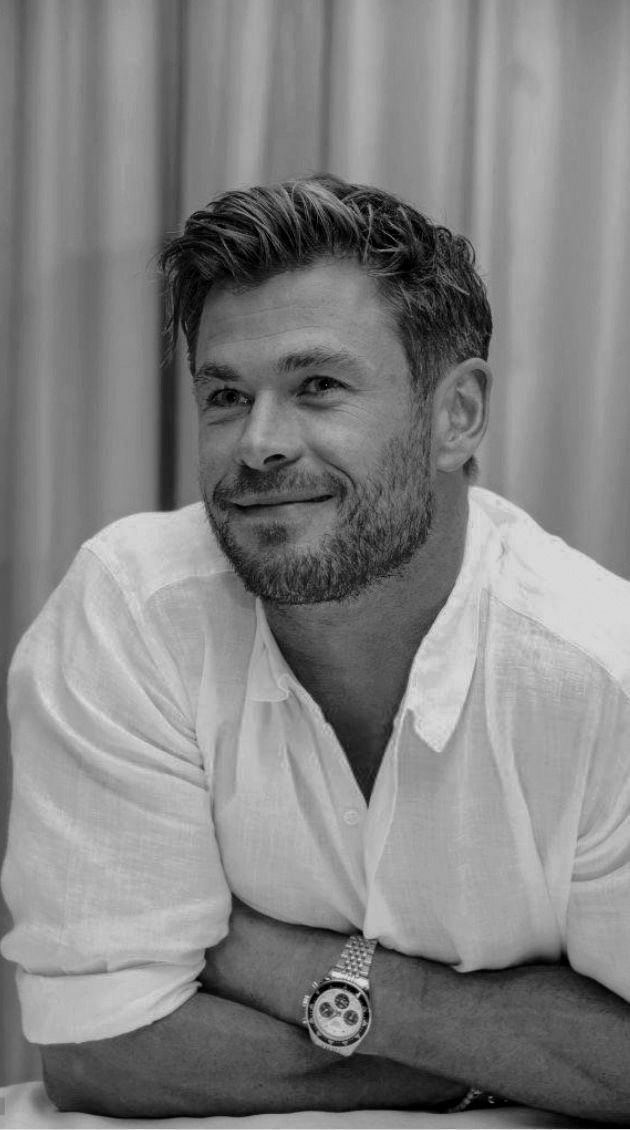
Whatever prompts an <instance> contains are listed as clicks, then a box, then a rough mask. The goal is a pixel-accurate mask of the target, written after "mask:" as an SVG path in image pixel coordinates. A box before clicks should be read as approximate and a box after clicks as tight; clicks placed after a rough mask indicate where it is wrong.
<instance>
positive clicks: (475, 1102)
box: [444, 1087, 513, 1114]
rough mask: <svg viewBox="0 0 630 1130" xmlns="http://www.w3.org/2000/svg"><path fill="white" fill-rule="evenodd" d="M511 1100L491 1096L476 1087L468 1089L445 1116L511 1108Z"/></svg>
mask: <svg viewBox="0 0 630 1130" xmlns="http://www.w3.org/2000/svg"><path fill="white" fill-rule="evenodd" d="M512 1105H513V1103H512V1100H511V1099H504V1098H503V1097H502V1096H501V1095H491V1094H489V1093H488V1092H487V1091H480V1090H479V1088H478V1087H470V1088H469V1089H468V1091H467V1092H466V1094H465V1095H464V1097H463V1099H460V1101H459V1102H458V1103H456V1105H455V1106H449V1107H448V1108H447V1110H445V1111H444V1113H445V1114H461V1112H462V1111H463V1110H475V1109H477V1110H478V1109H483V1108H485V1107H491V1106H512Z"/></svg>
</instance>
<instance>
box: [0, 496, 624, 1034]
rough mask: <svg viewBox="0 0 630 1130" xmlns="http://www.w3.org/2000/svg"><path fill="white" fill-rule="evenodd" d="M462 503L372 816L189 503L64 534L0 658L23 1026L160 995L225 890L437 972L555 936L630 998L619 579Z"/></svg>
mask: <svg viewBox="0 0 630 1130" xmlns="http://www.w3.org/2000/svg"><path fill="white" fill-rule="evenodd" d="M469 493H470V518H469V523H468V532H467V539H466V549H465V554H464V560H463V564H462V568H461V570H460V574H459V577H458V579H457V582H456V584H455V587H454V589H453V591H452V593H451V595H450V597H449V599H448V601H447V603H446V604H445V606H444V608H443V609H442V611H441V613H440V615H439V616H438V618H437V619H436V621H435V623H434V624H433V626H432V628H431V630H430V631H429V633H428V634H427V635H426V637H425V638H424V640H423V641H422V644H421V646H420V648H419V650H418V652H417V655H416V657H415V659H414V662H413V665H412V668H411V671H410V675H409V680H408V684H407V689H406V692H405V695H404V697H403V700H402V702H401V704H400V708H399V710H398V714H397V716H396V720H395V723H394V727H393V730H392V735H391V738H390V741H389V744H388V746H387V750H386V752H385V755H384V758H383V762H382V765H381V768H380V771H379V774H378V777H377V780H376V783H375V786H374V790H373V793H372V796H371V800H370V803H369V806H367V805H366V803H365V801H364V799H363V796H362V794H361V792H360V790H359V788H358V786H357V784H356V781H355V779H354V777H353V774H352V772H351V770H350V768H349V764H348V762H347V760H346V757H345V755H344V753H343V751H342V749H341V747H340V745H339V743H338V741H337V739H336V737H335V734H334V732H333V730H332V728H331V727H330V726H329V725H328V724H327V722H326V720H325V718H324V717H323V715H322V712H321V710H320V709H319V707H318V706H317V705H316V703H315V702H314V701H313V699H312V698H311V697H310V696H309V694H308V693H307V692H306V691H305V690H304V688H303V687H302V686H301V685H300V684H299V683H298V682H297V680H296V679H295V677H294V676H293V674H292V672H291V671H290V669H289V668H288V666H287V663H286V662H285V660H284V658H283V656H282V655H281V653H280V651H279V649H278V646H277V644H276V642H275V640H274V638H273V636H272V634H271V632H270V629H269V627H268V625H267V622H266V619H265V615H264V611H263V607H262V605H261V603H260V602H259V601H257V600H255V599H254V598H253V597H252V596H251V595H249V594H248V593H247V592H246V591H245V589H244V586H243V584H242V582H241V581H240V579H239V578H238V577H237V576H236V574H235V573H234V571H233V569H232V567H231V565H230V564H229V563H228V561H227V560H226V558H225V557H224V556H223V554H222V553H221V552H220V550H219V549H218V547H217V545H216V544H215V542H214V540H213V537H212V535H211V533H210V529H209V526H208V524H207V521H206V518H205V514H204V511H203V507H202V505H201V504H195V505H193V506H188V507H185V508H184V509H182V510H179V511H176V512H173V513H166V514H139V515H136V516H133V517H130V518H124V519H123V520H122V521H119V522H116V523H114V524H113V525H112V526H110V527H108V528H107V529H106V530H104V531H102V532H101V533H100V534H98V535H97V536H96V537H95V538H93V539H92V540H90V541H89V542H87V543H86V544H85V545H84V546H83V547H82V549H81V550H80V552H79V554H78V555H77V557H76V558H75V561H74V563H73V565H72V567H71V568H70V570H69V572H68V573H67V575H66V577H65V578H64V580H63V581H62V583H61V584H60V586H59V587H58V588H57V589H56V591H55V592H54V593H53V595H52V597H51V598H50V600H49V601H48V603H47V604H46V606H45V607H44V609H43V611H42V612H41V614H40V615H39V617H38V619H37V620H36V621H35V623H34V624H33V625H32V627H31V628H30V629H29V631H28V632H27V633H26V635H25V636H24V638H23V639H22V641H21V643H20V645H19V647H18V649H17V652H16V654H15V657H14V660H13V664H12V669H11V676H10V696H9V708H10V717H11V722H12V732H13V754H14V795H13V804H12V810H11V820H10V836H9V848H8V854H7V858H6V862H5V867H4V872H3V888H4V892H5V896H6V899H7V902H8V904H9V907H10V909H11V911H12V913H13V916H14V922H15V925H14V928H13V929H12V930H11V932H10V933H9V934H8V935H7V936H6V937H5V939H4V941H3V944H2V952H3V954H4V956H5V957H6V958H8V959H9V960H11V961H14V962H16V963H17V964H18V966H19V969H18V987H19V993H20V998H21V1004H22V1011H23V1022H24V1030H25V1034H26V1036H27V1038H28V1039H29V1040H31V1041H34V1042H36V1043H42V1044H46V1043H56V1042H65V1041H76V1042H80V1041H83V1040H91V1039H99V1038H102V1037H109V1036H115V1035H117V1034H119V1033H122V1032H126V1031H130V1030H132V1029H134V1028H138V1027H141V1026H143V1025H145V1024H149V1023H151V1022H153V1021H155V1020H157V1019H159V1018H160V1017H162V1016H165V1015H166V1014H168V1013H169V1012H171V1011H173V1010H174V1009H176V1008H178V1007H179V1006H180V1005H181V1004H183V1003H184V1001H186V1000H187V999H188V998H189V997H190V996H192V995H193V994H194V993H195V992H196V990H197V987H198V986H197V982H196V978H197V976H198V974H199V972H200V970H201V969H202V968H203V964H204V949H205V948H206V947H207V946H212V945H215V944H216V943H218V942H219V941H220V940H221V939H222V938H223V937H224V936H225V934H226V933H227V929H228V918H229V913H230V892H231V891H233V892H234V893H235V894H236V895H238V896H239V897H240V898H241V899H243V900H244V901H245V902H247V903H249V904H250V905H251V906H253V907H255V908H256V909H257V910H259V911H262V912H263V913H265V914H268V915H271V916H273V917H276V918H279V919H283V920H285V921H289V922H300V923H304V924H307V925H310V926H313V927H327V928H330V929H332V930H337V931H340V932H351V931H354V930H361V931H364V933H365V934H366V935H367V936H368V937H375V938H377V939H378V940H379V942H380V943H381V944H382V945H384V946H387V947H393V948H395V949H397V950H399V951H400V952H402V953H405V954H415V955H419V956H422V957H426V958H430V959H432V960H435V961H439V962H444V963H448V964H450V965H452V966H453V967H454V968H455V969H456V970H458V971H460V972H462V973H466V972H467V971H469V970H474V969H482V968H483V969H498V968H503V967H505V966H512V965H519V964H522V963H524V962H533V961H548V962H554V961H558V960H560V959H561V958H562V957H563V955H564V956H566V957H568V960H569V961H570V963H571V965H572V966H573V968H574V969H576V970H578V971H579V972H581V973H584V974H586V975H588V976H590V977H593V978H594V979H595V980H597V981H599V982H601V983H602V984H604V985H606V986H608V987H609V988H610V989H612V990H613V991H614V992H615V993H617V994H619V995H620V996H622V997H624V998H626V999H627V1000H630V820H629V812H630V756H629V754H630V751H629V748H628V735H629V730H630V710H629V703H628V693H629V690H630V664H629V656H630V585H629V584H628V583H627V582H626V581H624V580H621V579H620V578H618V577H615V576H613V575H612V574H611V573H608V572H607V571H606V570H604V569H603V568H601V567H600V566H598V565H597V564H595V563H594V562H593V561H591V560H590V559H589V558H587V557H585V556H584V555H582V554H580V553H578V552H577V551H575V550H572V549H570V548H569V547H568V546H566V545H565V544H564V542H562V541H561V540H560V539H558V538H555V537H552V536H550V535H549V534H547V533H545V532H544V531H543V530H541V529H540V527H539V526H537V525H536V524H535V523H534V522H533V520H532V519H531V518H529V517H528V516H527V515H526V514H525V513H524V512H523V511H521V510H519V509H518V508H517V507H515V506H513V505H511V504H510V503H508V502H506V501H505V500H504V499H501V498H499V497H498V496H497V495H494V494H492V493H490V492H489V491H485V490H482V489H480V488H472V489H471V490H470V492H469ZM317 972H318V971H317V970H314V971H313V973H314V975H315V974H316V973H317ZM319 972H321V971H319ZM303 989H304V986H299V985H297V986H296V999H297V998H299V997H300V996H301V993H302V991H303Z"/></svg>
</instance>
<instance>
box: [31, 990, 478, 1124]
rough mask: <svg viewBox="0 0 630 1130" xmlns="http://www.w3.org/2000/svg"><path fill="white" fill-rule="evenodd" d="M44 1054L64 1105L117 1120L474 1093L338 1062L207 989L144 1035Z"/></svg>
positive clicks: (414, 1102)
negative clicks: (217, 996)
mask: <svg viewBox="0 0 630 1130" xmlns="http://www.w3.org/2000/svg"><path fill="white" fill-rule="evenodd" d="M41 1051H42V1058H43V1063H44V1080H45V1084H46V1089H47V1091H48V1094H49V1096H50V1098H51V1099H52V1101H53V1102H54V1103H55V1105H56V1106H58V1107H59V1108H60V1109H61V1110H79V1111H83V1112H85V1113H91V1114H104V1115H109V1116H110V1117H115V1118H169V1117H177V1116H184V1117H203V1116H206V1117H207V1116H210V1115H246V1114H252V1113H264V1112H268V1111H269V1112H285V1111H293V1110H309V1109H311V1110H312V1109H316V1110H352V1109H365V1108H397V1107H401V1108H404V1107H412V1106H416V1107H424V1108H426V1107H428V1108H430V1107H432V1106H436V1105H439V1104H440V1103H445V1102H450V1101H451V1100H452V1101H453V1103H455V1102H456V1101H457V1099H458V1098H459V1097H460V1096H461V1094H462V1091H463V1089H465V1088H464V1086H463V1084H461V1083H457V1082H455V1083H453V1082H448V1081H447V1080H444V1079H439V1078H436V1077H434V1076H431V1075H429V1074H428V1073H426V1072H422V1071H417V1070H414V1069H411V1068H409V1067H406V1066H405V1065H403V1064H399V1063H392V1062H391V1061H388V1060H385V1059H381V1058H377V1057H373V1056H361V1057H358V1056H355V1057H354V1058H353V1059H351V1060H346V1059H341V1058H340V1057H337V1056H334V1057H333V1056H330V1055H328V1054H327V1053H326V1052H323V1051H320V1050H319V1049H318V1048H315V1047H313V1045H312V1044H311V1042H310V1040H309V1039H308V1036H307V1035H306V1032H305V1031H304V1030H300V1029H299V1028H297V1027H295V1026H294V1025H292V1024H287V1023H284V1022H283V1021H281V1020H277V1019H274V1018H272V1017H271V1016H268V1015H265V1014H263V1013H260V1012H257V1011H255V1010H254V1009H251V1008H247V1007H245V1006H243V1005H240V1004H235V1003H234V1002H232V1001H229V1000H221V999H219V998H216V997H211V996H209V995H208V994H206V993H197V994H196V996H194V997H191V999H190V1000H188V1001H187V1002H186V1003H185V1004H184V1005H182V1006H181V1008H178V1009H177V1010H176V1011H175V1012H173V1013H171V1014H170V1015H169V1016H166V1017H164V1018H163V1019H162V1020H158V1021H156V1023H154V1024H151V1025H149V1026H148V1027H146V1028H141V1029H138V1030H137V1031H135V1032H129V1033H127V1034H125V1035H121V1036H116V1037H114V1038H112V1039H108V1040H94V1041H90V1042H87V1043H82V1044H63V1045H55V1044H51V1045H48V1046H46V1047H42V1048H41Z"/></svg>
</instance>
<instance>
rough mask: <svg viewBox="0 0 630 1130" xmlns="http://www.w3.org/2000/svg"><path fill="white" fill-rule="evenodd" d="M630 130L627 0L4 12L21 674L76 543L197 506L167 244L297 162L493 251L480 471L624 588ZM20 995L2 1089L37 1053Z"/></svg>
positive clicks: (11, 534) (0, 423)
mask: <svg viewBox="0 0 630 1130" xmlns="http://www.w3.org/2000/svg"><path fill="white" fill-rule="evenodd" d="M629 121H630V5H629V4H628V3H627V2H626V0H597V2H596V3H595V2H593V0H308V2H303V0H179V2H178V3H176V4H174V3H172V0H4V2H3V3H1V4H0V124H1V127H2V129H1V132H0V146H1V147H2V149H1V152H0V157H1V159H0V193H1V199H2V208H1V211H0V241H1V247H0V250H1V251H2V254H1V255H0V327H1V330H2V339H3V343H4V364H3V365H2V367H0V393H1V395H2V404H3V411H2V413H0V441H1V457H2V459H3V462H4V465H3V475H2V488H1V492H0V507H1V518H2V521H1V522H0V538H1V539H2V541H1V544H0V576H1V580H2V587H1V591H0V600H1V606H0V612H1V614H2V663H3V668H2V669H3V673H4V672H6V666H7V663H8V659H9V656H10V654H11V652H12V650H13V647H14V645H15V643H16V641H17V638H18V637H19V635H20V634H21V632H22V631H23V630H24V628H25V627H26V625H27V624H28V623H29V622H30V620H32V618H33V617H34V616H35V614H36V613H37V611H38V610H39V608H40V607H41V605H42V603H43V602H44V600H45V599H46V597H47V596H48V594H49V593H50V591H51V590H52V588H53V587H54V585H55V584H56V583H57V582H58V581H59V579H60V578H61V576H62V575H63V573H64V571H65V569H66V568H67V566H68V564H69V562H70V560H71V558H72V557H73V555H74V553H75V552H76V549H77V548H78V546H79V544H80V542H81V541H82V540H84V539H85V538H86V537H88V536H89V535H90V534H92V533H93V532H95V531H96V530H97V529H98V528H100V527H101V526H103V525H104V524H106V523H107V522H109V521H112V520H113V519H115V518H117V517H120V516H122V515H123V514H128V513H132V512H134V511H138V510H151V509H156V508H158V507H170V506H174V505H180V504H183V503H185V502H188V501H191V500H192V499H193V498H195V497H197V488H196V471H195V443H196V435H195V431H196V425H195V418H194V409H193V402H192V397H191V394H190V389H189V382H188V375H187V373H186V371H185V366H184V365H183V362H182V357H181V355H179V356H178V357H177V358H176V359H175V360H174V362H173V363H171V364H170V365H162V364H161V360H162V346H163V343H162V339H161V323H162V301H163V299H162V295H161V290H160V283H159V280H158V279H157V277H156V271H155V266H154V256H155V254H156V253H157V252H158V251H159V249H160V246H161V243H162V240H163V238H164V236H165V235H168V234H169V233H171V232H174V231H175V230H176V229H177V228H178V227H179V225H180V224H181V222H182V221H183V219H184V218H185V216H186V215H187V214H188V213H189V212H190V211H192V210H193V209H194V208H197V207H200V206H203V204H205V203H206V202H207V201H208V200H209V199H210V198H211V197H212V196H213V195H214V194H215V193H217V192H219V191H221V190H223V189H226V188H228V187H233V186H235V185H245V184H248V183H252V182H255V181H268V180H270V179H278V178H283V177H286V176H291V175H295V174H299V173H300V172H303V171H315V170H320V169H328V170H331V171H333V172H337V173H339V174H341V175H342V176H346V177H349V178H351V179H354V180H359V181H365V182H372V183H375V184H379V185H381V186H382V187H385V188H388V189H390V190H392V191H394V192H397V193H399V194H401V195H403V196H405V197H407V198H408V199H410V200H412V201H413V202H414V203H416V204H417V205H418V206H419V207H420V208H421V209H423V210H424V211H426V212H427V213H428V214H429V215H431V216H432V217H433V218H434V219H436V220H438V221H441V222H445V223H447V224H448V225H449V226H451V227H453V228H456V229H458V230H461V231H463V232H465V234H467V235H468V236H469V237H470V238H471V239H472V240H473V242H474V243H475V245H476V247H477V251H478V258H479V262H480V265H481V269H482V272H483V274H484V275H485V277H486V280H487V283H488V288H489V292H490V298H491V302H492V306H493V310H494V314H495V323H496V331H495V339H494V345H493V349H492V355H491V361H492V363H493V368H494V370H495V387H494V392H493V401H492V422H491V429H490V434H489V436H488V438H487V440H486V441H485V444H484V448H483V449H482V452H481V458H480V462H481V467H482V480H481V481H482V483H484V484H486V485H488V486H490V487H491V488H493V489H496V490H498V491H500V492H501V493H504V494H506V495H508V496H509V497H510V498H512V499H513V500H514V501H516V502H518V503H520V504H521V505H524V506H525V507H526V508H527V509H528V510H529V511H530V512H531V513H532V514H533V516H534V517H535V518H536V519H537V520H539V521H540V522H541V523H542V524H543V525H545V526H546V527H547V528H548V529H550V530H552V531H553V532H555V533H558V534H559V535H561V536H562V537H564V538H566V539H567V540H568V541H570V542H571V543H572V544H574V545H577V546H578V548H580V549H582V550H584V551H585V552H587V553H590V554H591V555H593V556H595V557H596V558H597V559H598V560H600V561H601V562H602V563H603V564H605V565H607V566H608V567H609V568H611V569H613V570H615V571H616V572H618V573H621V574H622V575H624V576H630V508H629V507H628V503H627V484H628V482H629V481H630V443H629V442H628V436H629V433H630V392H629V390H628V378H627V367H628V361H627V358H628V356H629V355H630V329H629V326H630V318H629V317H628V296H629V294H630V246H629V243H630V239H629V232H630V203H629V199H630V194H629V193H628V189H627V186H628V184H629V183H630V127H629V125H628V123H629ZM7 740H8V739H7V734H6V729H5V730H4V731H3V735H2V757H1V758H0V764H1V765H2V778H1V782H0V783H1V784H2V789H3V814H4V824H6V813H7V809H8V802H7V796H8V780H9V769H8V754H7ZM4 928H6V918H5V926H4ZM0 976H1V980H0V993H1V996H2V1009H1V1011H2V1029H1V1032H2V1036H1V1040H2V1044H1V1056H0V1083H3V1082H7V1083H8V1082H14V1081H18V1080H20V1079H26V1078H29V1077H30V1078H32V1077H34V1076H35V1075H36V1074H37V1072H38V1058H37V1056H36V1054H35V1053H34V1051H33V1049H29V1048H28V1046H27V1045H26V1044H25V1043H24V1042H23V1040H22V1039H21V1037H20V1036H19V1021H18V1012H17V1003H16V999H15V991H14V988H13V970H12V969H9V968H8V967H7V966H6V965H3V967H2V970H1V974H0Z"/></svg>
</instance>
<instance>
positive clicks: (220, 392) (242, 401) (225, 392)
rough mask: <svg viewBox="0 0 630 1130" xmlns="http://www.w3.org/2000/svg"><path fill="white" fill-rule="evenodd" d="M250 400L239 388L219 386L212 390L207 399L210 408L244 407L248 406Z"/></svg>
mask: <svg viewBox="0 0 630 1130" xmlns="http://www.w3.org/2000/svg"><path fill="white" fill-rule="evenodd" d="M248 403H249V401H248V398H247V396H246V395H245V393H244V392H239V390H238V389H237V388H230V387H229V386H228V387H226V388H218V389H215V391H214V392H211V393H210V395H209V396H208V397H207V399H206V406H207V407H208V408H242V407H247V405H248Z"/></svg>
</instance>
